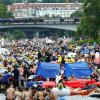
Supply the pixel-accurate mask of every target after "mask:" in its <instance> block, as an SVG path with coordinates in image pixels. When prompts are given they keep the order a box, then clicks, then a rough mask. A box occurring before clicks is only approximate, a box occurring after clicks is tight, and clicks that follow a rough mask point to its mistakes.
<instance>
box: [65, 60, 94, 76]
mask: <svg viewBox="0 0 100 100" xmlns="http://www.w3.org/2000/svg"><path fill="white" fill-rule="evenodd" d="M72 74H74V76H75V77H76V78H88V77H89V76H90V75H91V74H92V70H91V69H90V68H89V67H88V64H87V63H86V62H75V63H71V64H70V63H67V64H65V76H66V77H67V78H69V77H70V76H71V75H72Z"/></svg>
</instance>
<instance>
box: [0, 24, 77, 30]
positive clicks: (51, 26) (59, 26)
mask: <svg viewBox="0 0 100 100" xmlns="http://www.w3.org/2000/svg"><path fill="white" fill-rule="evenodd" d="M77 26H78V24H61V23H60V24H18V23H17V24H5V25H0V30H7V29H16V28H17V29H21V28H24V29H26V28H27V29H28V28H33V29H35V28H48V29H64V30H71V31H76V29H77Z"/></svg>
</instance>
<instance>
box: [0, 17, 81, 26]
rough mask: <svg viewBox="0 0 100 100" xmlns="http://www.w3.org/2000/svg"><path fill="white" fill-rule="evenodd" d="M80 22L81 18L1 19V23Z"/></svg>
mask: <svg viewBox="0 0 100 100" xmlns="http://www.w3.org/2000/svg"><path fill="white" fill-rule="evenodd" d="M79 22H80V20H79V19H72V18H67V19H63V18H60V19H43V18H36V19H32V18H31V19H0V24H1V25H4V24H78V23H79Z"/></svg>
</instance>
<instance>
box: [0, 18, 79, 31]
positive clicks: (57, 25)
mask: <svg viewBox="0 0 100 100" xmlns="http://www.w3.org/2000/svg"><path fill="white" fill-rule="evenodd" d="M78 24H79V21H77V20H75V19H51V20H49V19H34V20H33V19H31V20H30V19H27V20H25V19H1V20H0V30H6V29H29V28H31V29H32V28H33V29H35V28H38V29H39V28H42V29H44V28H45V29H64V30H71V31H76V29H77V26H78Z"/></svg>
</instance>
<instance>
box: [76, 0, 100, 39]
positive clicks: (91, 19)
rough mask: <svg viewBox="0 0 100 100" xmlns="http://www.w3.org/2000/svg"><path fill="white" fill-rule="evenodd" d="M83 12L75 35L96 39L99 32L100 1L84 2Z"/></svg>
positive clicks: (89, 0) (90, 0)
mask: <svg viewBox="0 0 100 100" xmlns="http://www.w3.org/2000/svg"><path fill="white" fill-rule="evenodd" d="M83 11H84V16H83V18H82V19H81V23H80V25H79V27H78V29H77V33H80V34H84V35H87V36H89V37H91V38H93V39H97V38H98V34H99V30H100V0H84V5H83Z"/></svg>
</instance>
